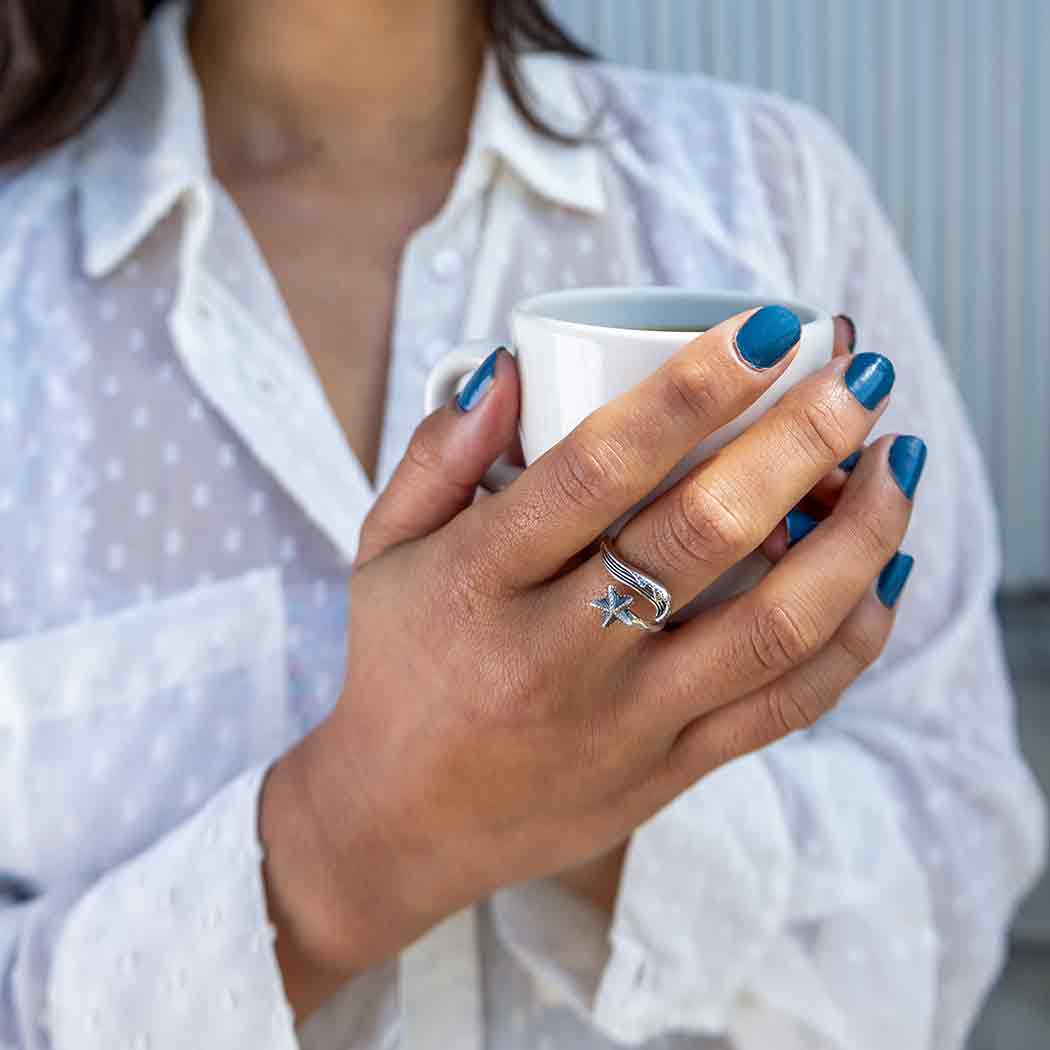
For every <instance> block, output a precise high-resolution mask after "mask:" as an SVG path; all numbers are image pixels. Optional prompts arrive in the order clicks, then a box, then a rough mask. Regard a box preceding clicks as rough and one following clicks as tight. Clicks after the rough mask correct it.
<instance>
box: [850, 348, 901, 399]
mask: <svg viewBox="0 0 1050 1050" xmlns="http://www.w3.org/2000/svg"><path fill="white" fill-rule="evenodd" d="M895 378H896V375H895V373H894V371H893V362H892V361H891V360H890V359H889V358H888V357H883V356H882V354H870V353H869V354H857V356H856V357H854V358H853V360H852V361H850V364H849V368H847V369H846V386H847V388H848V389H849V392H850V393H851V394H852V395H853V396H854V397H855V398H856V399H857V400H858V401H859V402H860V403H861V404H862V405H863V406H864V407H865V408H866V409H867V410H868V411H869V412H870V411H872V410H873V409H874V408H877V407H878V404H879V402H880V401H881V400H882V399H883V398H884V397H885V396H886V395H887V394H888V393H889V392H890V390H891V389H892V387H893V381H894V379H895Z"/></svg>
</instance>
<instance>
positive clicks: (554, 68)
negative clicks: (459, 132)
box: [77, 2, 605, 277]
mask: <svg viewBox="0 0 1050 1050" xmlns="http://www.w3.org/2000/svg"><path fill="white" fill-rule="evenodd" d="M188 13H189V7H188V5H187V4H186V3H184V2H174V3H170V4H166V5H164V6H163V7H162V8H161V9H160V10H159V11H158V12H157V14H156V15H155V16H154V17H153V19H152V20H151V24H150V26H149V28H148V29H147V31H146V34H145V36H144V39H143V42H142V45H141V46H140V48H139V52H138V55H137V57H136V60H135V63H134V65H133V67H132V69H131V72H130V73H129V75H128V77H127V79H126V80H125V82H124V84H123V86H122V87H121V89H120V91H119V93H118V95H117V97H116V98H115V99H114V100H113V102H112V103H111V104H110V105H109V106H108V107H107V108H106V110H105V111H104V112H103V113H102V114H100V116H99V117H98V118H97V119H96V120H95V121H94V122H93V124H92V125H91V126H90V128H89V129H88V131H87V132H86V133H85V135H84V136H83V138H82V140H81V148H82V153H81V158H80V164H79V167H78V175H77V180H78V192H79V202H80V216H81V223H82V230H81V232H82V238H83V240H82V245H83V250H82V261H83V266H84V269H85V271H86V272H87V273H88V274H89V275H90V276H92V277H101V276H104V275H105V274H107V273H108V272H110V271H111V270H113V269H114V268H115V267H117V266H119V265H120V263H121V262H122V261H123V260H124V259H126V258H127V257H128V256H129V255H130V254H131V253H132V252H133V251H134V250H135V248H136V247H137V245H138V244H139V243H140V242H141V241H142V240H143V239H144V238H145V237H146V236H148V234H149V233H150V231H151V230H152V229H153V228H154V226H156V225H157V223H158V222H160V220H161V219H163V218H164V216H165V215H166V214H167V213H168V212H169V211H170V210H171V209H172V207H174V206H175V205H176V204H177V203H178V202H180V201H182V200H183V199H186V198H189V201H190V203H191V204H196V205H197V206H198V209H199V210H200V211H203V212H207V211H208V210H209V209H208V192H209V183H210V175H211V170H210V164H209V160H208V145H207V137H206V131H205V124H204V112H203V106H202V102H201V97H200V92H199V89H198V85H197V80H196V77H195V75H194V71H193V66H192V63H191V61H190V57H189V53H188V50H187V47H186V20H187V16H188ZM520 69H521V79H522V86H523V89H524V91H525V93H526V96H527V97H528V98H529V99H531V100H532V102H533V104H534V106H535V108H536V110H537V112H538V113H539V114H541V115H542V116H543V118H544V119H546V120H548V121H549V122H550V123H551V124H552V125H553V126H554V127H556V128H558V129H560V130H563V131H565V132H567V133H570V134H572V133H576V132H580V131H583V132H588V131H589V130H590V126H589V125H590V107H589V105H588V103H587V101H586V100H585V98H584V96H583V94H582V91H581V88H580V85H579V84H578V82H577V78H576V77H575V76H574V73H573V68H572V61H571V60H570V59H567V58H565V57H563V56H560V55H553V54H530V55H525V56H523V57H522V59H521V62H520ZM491 158H497V159H499V160H500V161H502V162H503V163H505V164H506V165H507V166H508V167H509V168H510V169H512V170H513V171H514V172H515V174H517V176H518V177H519V178H520V179H521V180H522V181H523V182H524V183H525V184H526V185H527V186H528V187H529V188H530V189H531V190H532V191H534V192H535V193H537V194H538V195H539V196H541V197H543V198H545V199H547V200H550V201H552V202H555V203H558V204H561V205H563V206H565V207H569V208H575V209H579V210H581V211H584V212H588V213H591V214H600V213H602V212H603V211H604V210H605V192H604V189H603V186H602V178H601V169H600V167H599V157H598V150H597V147H596V145H595V144H594V143H593V142H591V141H583V142H581V143H579V144H571V143H568V144H567V143H561V142H557V141H555V140H554V139H551V138H550V137H548V136H546V135H542V134H541V133H540V132H538V131H536V130H535V129H534V128H532V127H531V126H530V125H529V124H528V122H527V121H526V120H525V119H524V118H523V117H522V116H521V115H520V114H519V113H518V111H517V109H516V108H515V107H514V105H513V103H512V101H511V99H510V97H509V95H508V94H507V92H506V90H505V89H504V87H503V84H502V81H501V78H500V75H499V71H498V68H497V66H496V62H495V60H494V58H493V56H492V55H491V54H489V55H488V56H486V59H485V65H484V70H483V73H482V82H481V86H480V90H479V93H478V101H477V104H476V106H475V111H474V117H473V122H472V126H471V134H470V145H469V147H468V151H467V156H466V158H465V159H464V165H463V166H464V169H465V170H467V171H469V170H470V169H472V168H485V167H486V165H487V164H488V163H489V161H490V160H491ZM461 175H462V173H461ZM461 181H467V182H470V181H473V180H470V179H468V180H463V179H462V178H461Z"/></svg>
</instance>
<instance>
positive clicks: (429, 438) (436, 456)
mask: <svg viewBox="0 0 1050 1050" xmlns="http://www.w3.org/2000/svg"><path fill="white" fill-rule="evenodd" d="M405 459H406V460H407V461H408V462H409V464H410V465H411V466H412V467H413V468H414V469H415V470H417V471H419V472H421V473H423V472H425V473H430V472H432V471H436V470H440V468H441V465H442V463H443V462H444V460H443V457H442V455H441V444H440V442H439V441H438V440H437V436H436V434H435V433H434V430H433V428H432V427H429V426H427V425H426V423H423V424H421V425H420V426H418V427H417V428H416V432H415V433H414V434H413V435H412V440H411V441H410V442H409V444H408V448H407V449H406V450H405Z"/></svg>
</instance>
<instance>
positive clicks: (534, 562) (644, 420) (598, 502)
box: [477, 306, 801, 587]
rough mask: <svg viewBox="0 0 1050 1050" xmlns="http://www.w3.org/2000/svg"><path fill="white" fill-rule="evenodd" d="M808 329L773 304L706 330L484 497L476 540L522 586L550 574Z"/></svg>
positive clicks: (758, 382) (729, 413)
mask: <svg viewBox="0 0 1050 1050" xmlns="http://www.w3.org/2000/svg"><path fill="white" fill-rule="evenodd" d="M800 331H801V327H800V324H799V321H798V318H797V317H796V316H795V315H794V314H793V313H791V311H789V310H786V309H785V308H783V307H779V306H767V307H763V308H762V309H761V310H757V311H751V312H750V313H747V314H739V315H738V316H736V317H734V318H730V319H729V320H728V321H725V322H724V323H722V324H720V325H718V326H716V327H715V328H712V329H710V330H709V331H707V332H705V333H703V334H702V335H700V336H699V337H698V338H696V339H694V340H693V341H692V342H690V343H689V344H687V345H686V346H685V347H683V348H682V350H680V351H679V352H678V353H676V354H674V355H673V356H672V357H671V358H670V359H669V360H668V361H667V362H665V363H664V364H663V365H662V366H661V367H660V368H659V369H657V370H656V371H655V372H654V373H652V375H650V376H648V377H647V378H646V379H644V380H643V381H642V382H641V383H639V384H638V385H637V386H635V387H634V388H632V389H631V390H630V391H628V392H627V393H626V394H624V395H622V396H621V397H618V398H616V399H614V400H613V401H611V402H609V403H608V404H606V405H604V406H603V407H601V408H599V409H598V410H597V411H595V412H593V413H592V414H591V415H590V416H588V417H587V418H586V419H585V420H584V421H583V422H582V423H580V424H579V426H577V427H576V429H575V430H573V431H572V433H571V434H569V435H568V436H567V437H566V438H565V439H564V440H562V441H560V442H559V443H558V444H557V445H555V446H554V448H552V449H551V450H550V451H549V452H547V454H546V455H544V456H542V457H541V458H540V459H538V460H537V461H536V462H535V463H533V464H532V466H530V467H529V469H528V470H527V471H525V473H524V474H522V475H521V477H520V478H518V480H517V481H516V482H515V483H514V484H513V485H511V486H510V487H509V488H508V489H507V490H506V491H505V492H504V493H502V494H500V496H499V497H497V498H494V499H491V500H487V501H485V504H484V514H483V515H480V516H479V528H478V536H477V540H478V543H479V544H483V543H485V542H486V538H488V539H487V542H488V545H489V546H490V547H495V548H498V552H499V558H500V561H501V564H502V565H503V566H504V567H505V571H507V572H510V573H514V574H516V576H515V581H516V583H517V585H518V586H523V587H524V586H528V585H531V584H534V583H539V582H541V581H543V580H546V579H548V578H549V577H550V576H551V575H552V574H554V573H555V572H557V571H558V569H559V568H560V567H561V566H562V565H563V564H564V563H565V562H566V561H567V560H568V559H569V558H570V557H571V556H572V555H573V554H575V553H576V552H577V551H579V550H581V549H582V548H584V547H586V546H587V545H588V544H589V543H590V542H592V541H593V540H594V538H595V537H596V536H598V535H599V534H600V533H602V532H603V531H604V530H605V529H606V528H608V526H609V525H610V524H611V523H612V522H614V521H615V520H616V519H617V518H618V517H620V516H621V515H622V514H623V513H624V512H626V511H627V510H629V509H630V508H631V507H633V506H634V505H635V504H636V503H638V502H639V501H641V500H642V499H643V498H644V497H645V496H647V495H648V494H649V493H650V492H651V491H652V490H653V489H654V488H655V487H656V486H657V485H658V484H659V483H660V482H661V481H662V480H663V479H664V478H665V477H666V475H667V474H668V473H670V471H671V470H672V468H673V467H674V466H675V465H676V464H677V463H678V462H679V461H680V460H681V459H682V458H683V457H684V456H685V455H686V453H687V452H689V451H690V450H691V449H693V448H694V447H695V446H696V444H697V443H698V442H699V441H701V440H703V439H704V438H705V437H707V436H708V435H709V434H711V433H713V432H714V431H716V430H718V429H719V427H721V426H723V425H724V424H726V423H728V422H730V421H731V420H732V419H734V418H736V416H738V415H739V414H740V413H741V412H742V411H744V409H746V408H747V407H748V406H749V405H751V404H752V403H753V402H754V401H756V400H757V399H758V398H759V397H760V396H761V395H762V394H763V393H764V392H765V391H766V390H767V389H768V388H769V387H770V386H771V385H772V383H773V382H775V380H776V379H777V378H778V377H779V376H780V375H781V374H782V373H783V372H784V370H785V369H786V368H787V367H788V365H789V363H790V361H791V359H792V357H793V354H794V349H795V347H796V346H797V344H798V340H799V333H800ZM480 549H481V548H480V547H479V550H480Z"/></svg>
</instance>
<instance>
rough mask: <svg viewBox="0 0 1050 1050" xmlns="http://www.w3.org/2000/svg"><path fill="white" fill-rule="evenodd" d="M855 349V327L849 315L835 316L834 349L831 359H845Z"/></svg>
mask: <svg viewBox="0 0 1050 1050" xmlns="http://www.w3.org/2000/svg"><path fill="white" fill-rule="evenodd" d="M856 348H857V326H856V325H855V324H854V323H853V318H852V317H850V316H849V314H836V315H835V347H834V349H833V350H832V352H831V356H832V357H846V356H848V355H849V354H852V353H853V351H854V350H855V349H856Z"/></svg>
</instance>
